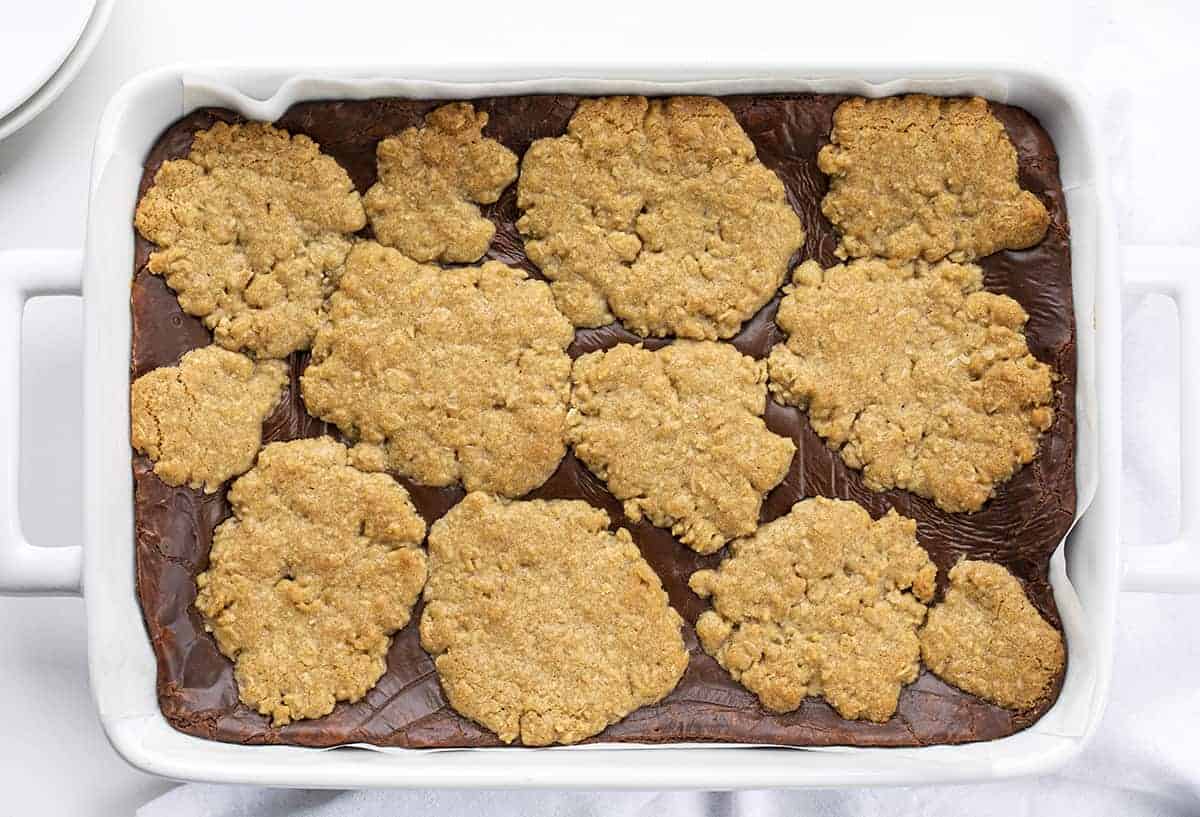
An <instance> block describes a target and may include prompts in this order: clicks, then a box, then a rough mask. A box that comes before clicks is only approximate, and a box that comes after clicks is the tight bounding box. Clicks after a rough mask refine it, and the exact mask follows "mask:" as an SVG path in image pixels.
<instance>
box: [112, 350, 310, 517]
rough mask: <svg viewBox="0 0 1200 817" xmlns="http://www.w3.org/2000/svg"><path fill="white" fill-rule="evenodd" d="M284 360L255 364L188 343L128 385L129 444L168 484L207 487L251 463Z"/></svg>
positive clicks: (283, 374)
mask: <svg viewBox="0 0 1200 817" xmlns="http://www.w3.org/2000/svg"><path fill="white" fill-rule="evenodd" d="M287 380H288V371H287V366H286V364H284V363H283V361H279V360H266V361H260V362H258V363H255V362H254V361H253V360H251V359H250V358H248V357H246V356H245V355H240V354H238V353H237V352H230V351H227V350H225V349H222V348H220V347H219V346H206V347H204V348H202V349H194V350H192V351H190V352H188V353H187V354H186V355H184V356H183V359H182V360H180V361H179V365H178V366H163V367H162V368H158V369H155V370H154V371H151V372H147V373H146V374H144V375H142V376H141V377H139V378H138V379H137V380H135V381H134V383H133V387H132V388H131V390H130V399H129V414H130V419H131V429H130V438H131V441H132V443H133V447H134V448H136V449H137V450H138V451H140V452H142V453H143V454H145V455H146V456H148V457H149V458H150V459H151V460H153V461H154V473H155V474H157V475H158V477H159V479H161V480H162V481H163V482H165V483H167V484H168V485H184V484H186V485H189V486H191V487H192V488H201V487H203V488H204V490H205V491H207V492H209V493H212V492H213V491H215V490H217V488H219V487H221V483H223V482H224V481H225V480H227V479H229V478H230V477H235V476H237V475H238V474H242V473H245V472H246V471H247V470H248V469H249V468H250V466H251V465H253V464H254V457H255V456H256V455H257V454H258V449H259V447H260V446H261V445H262V424H263V420H265V419H266V418H267V415H268V414H270V413H271V411H272V410H273V409H274V408H275V406H276V404H278V403H279V396H280V393H281V392H282V390H283V387H284V386H285V385H286V384H287Z"/></svg>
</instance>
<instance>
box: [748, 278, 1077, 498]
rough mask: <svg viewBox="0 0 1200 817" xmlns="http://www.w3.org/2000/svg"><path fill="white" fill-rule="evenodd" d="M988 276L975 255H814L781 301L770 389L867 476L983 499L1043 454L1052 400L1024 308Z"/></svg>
mask: <svg viewBox="0 0 1200 817" xmlns="http://www.w3.org/2000/svg"><path fill="white" fill-rule="evenodd" d="M982 287H983V280H982V272H981V271H980V269H979V267H977V266H975V265H974V264H955V263H952V262H949V261H942V262H938V263H937V264H934V265H930V264H927V263H925V262H924V261H916V262H909V263H896V262H888V261H884V260H881V259H859V260H855V261H852V262H850V263H849V264H844V265H842V264H839V265H838V266H835V267H832V268H830V269H826V270H822V269H821V267H820V266H819V265H818V264H817V263H816V262H815V261H806V262H805V263H804V264H802V265H801V266H800V267H798V268H797V269H796V272H795V275H794V278H793V283H792V286H791V287H789V288H788V289H787V294H786V295H785V296H784V298H783V301H782V302H781V303H780V305H779V313H778V315H777V317H776V322H777V323H778V325H779V327H780V328H781V329H782V330H783V331H784V332H785V333H786V334H787V336H788V337H787V341H786V343H781V344H779V345H777V346H775V348H774V349H773V350H772V351H771V355H770V357H769V359H768V363H769V371H770V377H771V384H770V388H771V392H772V394H773V395H775V397H776V398H777V399H779V400H780V401H781V402H784V403H788V404H790V405H793V406H799V407H800V408H802V409H805V410H806V411H807V412H808V419H809V422H811V423H812V427H813V429H815V430H816V432H817V433H818V434H820V435H821V436H822V437H823V438H824V439H825V440H826V442H828V444H829V445H830V446H832V447H834V448H836V449H838V450H839V451H840V452H841V456H842V459H843V460H844V461H845V462H846V464H847V465H849V466H850V467H851V468H859V469H862V471H863V478H864V480H863V481H864V482H865V483H866V485H867V487H868V488H870V489H872V490H874V491H882V490H886V489H889V488H903V489H905V490H908V491H912V492H914V493H917V494H920V495H921V496H925V497H930V498H932V499H933V500H934V501H935V502H936V503H937V505H938V506H939V507H940V508H942V509H943V510H945V511H951V512H956V511H976V510H979V508H981V507H982V506H983V504H984V503H985V502H986V501H987V500H988V498H989V497H990V496H991V495H992V493H993V491H994V489H995V487H996V486H997V485H998V484H1000V483H1002V482H1004V481H1005V480H1007V479H1008V478H1009V477H1011V476H1012V475H1013V474H1014V473H1015V472H1016V471H1017V469H1019V468H1020V467H1021V466H1023V465H1024V464H1026V463H1028V462H1029V461H1030V460H1032V459H1033V458H1034V455H1035V454H1036V453H1037V448H1038V440H1039V437H1040V435H1041V433H1042V432H1043V431H1046V430H1047V429H1049V428H1050V424H1051V421H1052V420H1053V410H1052V409H1051V404H1052V402H1053V399H1054V394H1053V381H1054V374H1053V372H1052V371H1051V370H1050V367H1048V366H1047V365H1046V364H1044V363H1041V362H1039V361H1038V360H1037V359H1036V358H1034V357H1033V355H1032V354H1030V352H1029V347H1028V345H1027V344H1026V341H1025V334H1024V326H1025V321H1026V319H1027V315H1026V314H1025V310H1023V309H1022V308H1021V305H1020V304H1018V303H1017V302H1016V301H1014V300H1013V299H1012V298H1009V297H1007V296H1005V295H996V294H994V293H991V292H984V291H982Z"/></svg>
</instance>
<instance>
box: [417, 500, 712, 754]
mask: <svg viewBox="0 0 1200 817" xmlns="http://www.w3.org/2000/svg"><path fill="white" fill-rule="evenodd" d="M608 527H609V518H608V515H607V514H606V513H605V512H604V511H602V510H598V509H596V508H593V507H592V506H590V505H588V504H587V503H585V502H580V501H568V500H551V501H543V500H533V501H509V500H505V499H501V498H497V497H493V496H490V495H488V494H484V493H471V494H468V495H467V497H466V498H465V499H464V500H463V501H462V502H460V503H459V504H458V505H456V506H455V507H453V508H452V509H451V510H450V512H449V513H447V514H446V515H445V516H444V517H442V518H441V519H440V520H438V521H437V522H435V523H434V524H433V527H432V528H431V530H430V532H429V560H430V575H429V584H428V585H427V586H426V588H425V610H424V613H423V614H422V616H421V645H422V646H423V647H424V648H425V649H426V650H427V651H428V652H429V653H431V654H432V655H433V656H434V662H435V664H436V667H437V673H438V677H439V678H440V679H441V683H442V689H443V690H444V691H445V694H446V697H447V698H448V699H449V701H450V705H451V706H453V707H454V709H455V710H457V711H458V712H460V713H461V714H463V715H465V716H467V717H469V718H471V719H473V720H475V721H477V722H479V723H480V724H482V725H483V726H486V727H487V728H488V729H491V730H492V731H494V732H495V733H496V734H497V735H498V736H499V737H500V739H501V740H502V741H504V742H505V743H512V742H514V741H520V742H521V743H523V744H525V745H526V746H545V745H548V744H552V743H575V742H577V741H580V740H583V739H585V738H588V737H590V736H592V735H595V734H597V733H599V732H601V731H602V730H603V729H604V728H605V727H606V726H608V725H609V724H611V723H615V722H616V721H619V720H620V719H622V718H624V717H625V716H626V715H628V714H629V713H630V712H632V711H633V710H635V709H637V708H638V707H641V706H645V705H647V704H652V703H655V702H657V701H659V700H661V699H662V698H663V697H664V696H665V695H666V694H667V693H668V692H670V691H671V690H672V689H674V688H675V685H676V684H677V683H678V682H679V679H680V677H681V676H682V675H683V671H684V669H685V668H686V666H687V662H688V654H687V650H685V649H684V645H683V639H682V636H681V634H680V628H681V626H682V619H681V618H680V617H679V614H678V613H676V612H675V610H674V609H673V608H671V606H670V605H669V604H668V602H667V594H666V592H665V591H664V590H663V587H662V582H661V581H660V580H659V578H658V575H657V574H655V572H654V570H653V569H651V567H650V565H648V564H647V563H646V561H645V560H644V559H643V558H642V556H641V553H640V552H639V551H638V549H637V546H636V545H634V543H633V540H632V538H631V537H630V535H629V532H628V531H626V530H625V529H624V528H618V529H617V531H616V532H615V533H614V532H612V531H610V530H609V529H608Z"/></svg>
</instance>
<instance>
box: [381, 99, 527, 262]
mask: <svg viewBox="0 0 1200 817" xmlns="http://www.w3.org/2000/svg"><path fill="white" fill-rule="evenodd" d="M487 118H488V117H487V114H486V113H483V112H482V111H481V112H479V113H476V112H475V109H474V108H473V107H472V106H471V104H470V103H468V102H453V103H451V104H449V105H443V106H442V107H440V108H437V109H435V110H434V111H432V112H431V113H430V114H429V115H428V116H426V117H425V127H423V128H409V129H408V130H406V131H404V132H403V133H401V134H400V135H399V136H393V137H391V138H389V139H384V140H382V141H381V142H380V143H379V146H378V147H377V149H376V153H377V156H378V159H379V181H378V182H377V183H375V184H374V185H372V187H371V189H370V190H368V191H367V195H366V196H365V197H364V198H363V205H364V206H365V207H366V211H367V215H368V217H370V219H371V227H372V228H373V229H374V231H375V237H376V239H378V240H379V243H381V244H386V245H387V246H389V247H395V248H396V249H398V250H400V251H401V252H402V253H404V254H405V255H407V256H408V257H409V258H412V259H415V260H417V261H446V262H469V261H476V260H478V259H479V258H481V257H482V256H483V254H484V253H485V252H487V248H488V245H489V244H491V242H492V237H493V236H494V235H495V234H496V228H495V225H493V224H492V222H490V221H488V220H487V219H486V218H484V217H483V216H482V215H480V213H479V207H477V206H476V205H477V204H491V203H492V202H494V201H496V200H497V199H499V198H500V194H501V193H503V192H504V188H506V187H508V186H509V185H510V184H512V183H513V180H514V179H516V178H517V156H516V154H515V153H513V152H512V151H511V150H509V149H508V148H506V147H504V145H502V144H500V143H499V142H497V141H496V140H495V139H485V138H483V133H482V131H483V127H484V125H486V124H487Z"/></svg>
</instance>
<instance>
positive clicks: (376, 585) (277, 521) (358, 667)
mask: <svg viewBox="0 0 1200 817" xmlns="http://www.w3.org/2000/svg"><path fill="white" fill-rule="evenodd" d="M229 501H230V503H231V504H232V505H233V514H234V515H233V516H232V517H231V518H229V519H227V520H225V521H224V522H222V523H221V524H220V525H219V526H218V527H217V529H216V531H215V532H214V534H213V545H212V553H211V556H210V562H209V567H208V570H206V571H205V572H203V573H201V574H200V575H199V576H197V577H196V585H197V587H198V588H199V593H198V594H197V596H196V608H197V609H198V610H199V611H200V612H201V613H203V614H204V623H205V627H206V628H207V629H208V630H210V631H211V632H212V633H213V634H214V635H215V636H216V638H217V645H218V646H219V647H220V649H221V652H222V653H224V654H225V655H226V656H228V657H229V658H232V659H233V660H234V662H235V669H234V675H235V677H236V678H237V682H238V694H239V696H240V697H241V699H242V701H243V702H244V703H246V704H247V705H248V706H252V707H254V708H255V709H257V710H258V711H259V712H261V713H262V714H264V715H270V716H271V718H272V719H273V721H274V723H275V725H277V726H278V725H282V724H286V723H288V722H289V721H294V720H299V719H301V718H319V717H321V716H322V715H327V714H329V713H330V712H332V711H333V707H334V703H335V702H336V701H357V700H358V699H360V698H362V697H363V696H364V695H365V694H366V693H367V691H368V690H369V689H370V688H371V687H373V686H374V685H375V683H376V682H377V681H378V680H379V677H380V676H381V675H383V672H384V669H385V655H386V654H387V650H388V647H389V645H390V643H391V638H390V636H391V634H392V633H394V632H395V631H396V630H399V629H400V628H401V627H403V626H404V625H405V624H407V623H408V620H409V616H410V615H411V613H412V606H413V604H414V603H415V602H416V600H417V596H418V594H420V592H421V587H422V585H424V583H425V572H426V565H425V562H426V559H425V552H424V551H423V550H421V548H420V544H421V540H422V539H423V538H424V536H425V523H424V522H423V521H422V520H421V517H419V516H418V515H417V512H416V509H415V508H414V507H413V505H412V502H411V501H410V500H409V498H408V493H407V492H406V491H405V490H404V489H403V488H402V487H401V486H400V485H399V484H398V483H396V481H395V480H393V479H392V478H391V477H389V476H387V475H386V474H366V473H363V472H362V471H359V470H357V469H355V468H354V467H352V466H351V465H350V464H349V458H348V456H347V451H346V448H345V446H343V445H341V444H340V443H337V442H335V441H333V440H332V439H330V438H328V437H320V438H316V439H308V440H294V441H292V442H287V443H272V444H271V445H268V446H267V447H266V448H264V449H263V451H262V453H261V454H260V455H259V457H258V464H257V465H256V466H255V467H254V469H253V470H251V471H250V472H249V473H247V474H246V475H245V476H243V477H241V478H240V479H238V480H237V481H236V482H234V483H233V487H232V488H230V490H229Z"/></svg>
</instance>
